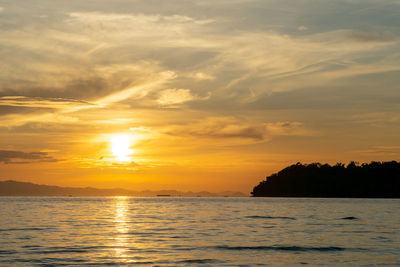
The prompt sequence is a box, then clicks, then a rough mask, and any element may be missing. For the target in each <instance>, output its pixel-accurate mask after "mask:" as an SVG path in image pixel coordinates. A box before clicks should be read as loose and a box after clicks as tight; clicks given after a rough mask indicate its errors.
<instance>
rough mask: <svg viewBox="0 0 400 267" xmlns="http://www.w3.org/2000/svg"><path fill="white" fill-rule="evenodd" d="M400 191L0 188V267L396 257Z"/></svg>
mask: <svg viewBox="0 0 400 267" xmlns="http://www.w3.org/2000/svg"><path fill="white" fill-rule="evenodd" d="M399 212H400V199H316V198H313V199H311V198H251V197H242V198H230V197H219V198H208V197H194V198H190V197H0V266H136V265H138V266H303V265H308V266H400V213H399Z"/></svg>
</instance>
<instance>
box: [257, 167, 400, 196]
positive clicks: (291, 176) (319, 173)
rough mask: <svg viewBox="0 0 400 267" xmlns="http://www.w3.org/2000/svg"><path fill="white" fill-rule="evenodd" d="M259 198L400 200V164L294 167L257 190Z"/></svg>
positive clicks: (274, 176)
mask: <svg viewBox="0 0 400 267" xmlns="http://www.w3.org/2000/svg"><path fill="white" fill-rule="evenodd" d="M251 194H252V195H253V196H255V197H338V198H340V197H346V198H400V163H399V162H396V161H391V162H371V163H369V164H368V163H363V164H362V165H359V164H357V163H355V162H351V163H350V164H348V165H347V166H345V165H344V164H341V163H338V164H336V165H334V166H330V165H329V164H320V163H312V164H305V165H303V164H301V163H297V164H294V165H291V166H289V167H287V168H284V169H283V170H281V171H279V172H278V173H275V174H273V175H271V176H268V177H267V178H266V179H265V180H264V181H262V182H260V183H259V184H258V185H257V186H255V187H254V189H253V192H251Z"/></svg>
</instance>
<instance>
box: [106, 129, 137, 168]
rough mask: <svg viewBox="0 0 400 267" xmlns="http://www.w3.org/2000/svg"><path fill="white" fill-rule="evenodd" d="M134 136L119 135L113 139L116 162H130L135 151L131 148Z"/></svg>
mask: <svg viewBox="0 0 400 267" xmlns="http://www.w3.org/2000/svg"><path fill="white" fill-rule="evenodd" d="M131 143H132V136H130V135H128V134H118V135H114V136H113V137H111V152H112V155H113V156H114V157H115V160H116V161H120V162H130V161H131V157H130V155H132V153H133V150H132V149H131V148H130V145H131Z"/></svg>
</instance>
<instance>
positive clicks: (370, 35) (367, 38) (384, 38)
mask: <svg viewBox="0 0 400 267" xmlns="http://www.w3.org/2000/svg"><path fill="white" fill-rule="evenodd" d="M346 37H348V38H349V39H351V40H355V41H358V42H394V41H396V40H397V39H398V38H397V36H395V35H394V34H392V33H390V32H383V33H379V32H358V31H348V32H347V33H346Z"/></svg>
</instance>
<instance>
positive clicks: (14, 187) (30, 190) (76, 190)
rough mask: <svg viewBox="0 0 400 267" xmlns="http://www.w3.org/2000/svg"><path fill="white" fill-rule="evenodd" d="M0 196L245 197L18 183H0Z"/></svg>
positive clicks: (230, 194)
mask: <svg viewBox="0 0 400 267" xmlns="http://www.w3.org/2000/svg"><path fill="white" fill-rule="evenodd" d="M0 196H171V197H172V196H175V197H177V196H182V197H197V196H202V197H224V196H228V197H246V195H245V194H243V193H242V192H232V191H224V192H219V193H212V192H207V191H200V192H191V191H188V192H181V191H176V190H158V191H153V190H145V191H132V190H126V189H121V188H114V189H97V188H93V187H84V188H81V187H60V186H50V185H39V184H33V183H27V182H18V181H12V180H8V181H0Z"/></svg>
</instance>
